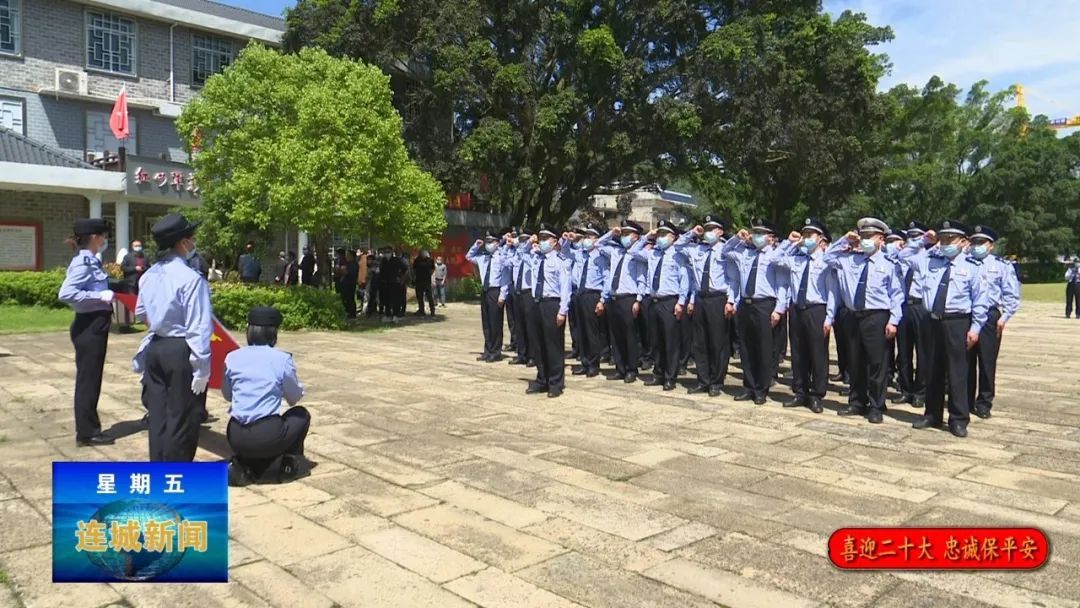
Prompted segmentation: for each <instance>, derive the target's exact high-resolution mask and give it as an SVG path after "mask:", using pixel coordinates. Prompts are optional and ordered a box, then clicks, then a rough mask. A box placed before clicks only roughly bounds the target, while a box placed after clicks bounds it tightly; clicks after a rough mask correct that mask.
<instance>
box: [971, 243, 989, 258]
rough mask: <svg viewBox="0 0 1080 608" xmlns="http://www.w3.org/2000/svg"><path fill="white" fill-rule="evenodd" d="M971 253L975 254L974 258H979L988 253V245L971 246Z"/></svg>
mask: <svg viewBox="0 0 1080 608" xmlns="http://www.w3.org/2000/svg"><path fill="white" fill-rule="evenodd" d="M971 255H973V256H975V259H976V260H981V259H983V258H985V257H986V256H988V255H990V246H989V245H975V246H974V247H972V248H971Z"/></svg>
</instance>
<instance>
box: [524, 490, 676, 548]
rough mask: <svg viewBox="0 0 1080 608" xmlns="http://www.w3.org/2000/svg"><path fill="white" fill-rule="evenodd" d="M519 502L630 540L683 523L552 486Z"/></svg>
mask: <svg viewBox="0 0 1080 608" xmlns="http://www.w3.org/2000/svg"><path fill="white" fill-rule="evenodd" d="M519 498H520V499H521V500H522V501H524V502H525V503H526V504H529V505H532V506H533V507H536V508H537V509H539V510H541V511H544V512H546V513H551V514H553V515H558V516H560V517H564V518H566V519H569V520H572V521H576V522H578V523H580V524H584V525H586V526H590V527H593V528H596V529H597V530H602V531H604V532H608V533H611V534H615V535H617V536H621V537H623V538H626V539H629V540H641V539H642V538H645V537H647V536H652V535H654V534H657V533H659V532H663V531H665V530H670V529H671V528H674V527H675V526H678V525H680V524H682V523H684V520H682V519H679V518H678V517H674V516H672V515H669V514H667V513H664V512H662V511H656V510H654V509H650V508H648V507H643V506H640V505H637V504H634V503H631V502H628V501H623V500H618V499H615V498H611V497H609V496H604V495H601V494H597V493H595V492H589V491H586V490H581V489H578V488H574V487H571V486H564V485H556V486H551V487H548V488H543V489H540V490H536V491H535V492H529V493H526V494H522V495H521V496H519Z"/></svg>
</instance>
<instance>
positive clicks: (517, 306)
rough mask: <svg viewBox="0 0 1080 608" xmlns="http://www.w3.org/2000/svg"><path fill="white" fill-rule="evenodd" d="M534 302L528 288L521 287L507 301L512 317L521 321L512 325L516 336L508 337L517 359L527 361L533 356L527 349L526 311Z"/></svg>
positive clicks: (527, 324) (527, 313)
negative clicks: (511, 310)
mask: <svg viewBox="0 0 1080 608" xmlns="http://www.w3.org/2000/svg"><path fill="white" fill-rule="evenodd" d="M534 304H536V302H534V301H533V298H532V294H531V293H529V290H528V289H522V290H521V291H519V292H517V293H515V294H514V295H513V297H511V298H510V302H508V306H510V307H511V308H513V310H514V318H515V319H521V323H516V324H515V325H514V331H516V332H517V337H512V338H511V339H510V340H511V341H512V342H513V344H514V350H515V352H516V353H517V359H518V360H519V361H527V360H529V359H532V358H533V354H532V352H530V350H529V343H530V341H529V322H528V320H527V319H528V318H529V317H528V315H529V312H528V311H530V310H532V308H533V305H534Z"/></svg>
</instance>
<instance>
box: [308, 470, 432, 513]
mask: <svg viewBox="0 0 1080 608" xmlns="http://www.w3.org/2000/svg"><path fill="white" fill-rule="evenodd" d="M307 483H308V484H309V485H311V486H314V487H316V488H318V489H320V490H324V491H326V492H329V493H330V494H333V495H334V496H336V497H338V498H347V499H349V500H351V501H353V502H355V503H357V504H359V505H360V506H362V507H364V508H365V509H368V510H369V511H371V512H373V513H376V514H378V515H382V516H383V517H390V516H392V515H396V514H398V513H404V512H405V511H412V510H414V509H422V508H424V507H427V506H430V505H432V504H435V503H436V502H437V501H436V500H435V499H433V498H430V497H428V496H424V495H423V494H420V493H419V492H414V491H413V490H409V489H406V488H402V487H401V486H396V485H394V484H391V483H387V482H385V481H383V480H381V479H379V478H378V477H374V476H371V475H368V474H367V473H361V472H360V471H351V472H346V473H340V474H337V475H327V476H325V477H317V478H312V479H309V480H308V481H307Z"/></svg>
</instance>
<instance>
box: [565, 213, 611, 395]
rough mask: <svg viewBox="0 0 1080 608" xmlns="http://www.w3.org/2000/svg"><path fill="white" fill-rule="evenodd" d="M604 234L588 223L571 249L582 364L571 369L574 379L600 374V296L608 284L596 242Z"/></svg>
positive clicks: (606, 262)
mask: <svg viewBox="0 0 1080 608" xmlns="http://www.w3.org/2000/svg"><path fill="white" fill-rule="evenodd" d="M604 232H607V231H606V230H604V228H603V227H601V226H600V225H599V224H594V223H590V224H588V225H586V226H585V228H584V229H583V230H582V238H581V240H580V241H579V242H578V247H577V249H573V250H571V251H572V256H573V258H574V270H575V274H576V278H574V281H575V285H574V287H575V289H574V295H573V297H572V302H571V303H572V305H573V307H574V308H575V310H576V316H577V322H578V338H579V341H580V342H579V344H578V356H579V358H580V360H581V365H580V366H577V367H575V368H574V369H573V373H574V375H576V376H580V375H584V376H586V377H588V378H592V377H594V376H596V375H598V374H599V373H600V356H601V354H602V353H603V352H604V343H605V340H604V336H603V334H602V333H601V331H600V321H601V318H602V316H603V314H604V304H603V302H602V301H601V298H600V296H601V293H602V292H603V291H604V283H605V282H606V281H607V275H608V268H609V263H610V260H609V258H608V257H607V256H604V255H602V254H601V252H600V249H599V248H598V247H597V245H596V243H597V241H598V240H599V239H600V236H601V234H602V233H604Z"/></svg>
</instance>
